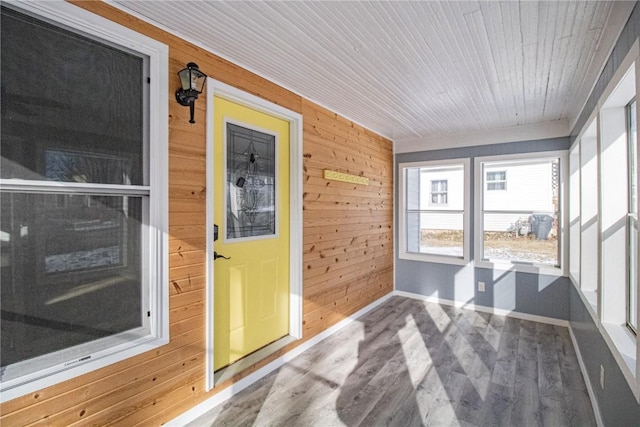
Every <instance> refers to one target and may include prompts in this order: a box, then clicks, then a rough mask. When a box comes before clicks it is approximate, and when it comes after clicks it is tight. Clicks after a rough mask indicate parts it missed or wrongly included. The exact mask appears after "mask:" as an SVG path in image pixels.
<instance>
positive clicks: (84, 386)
mask: <svg viewBox="0 0 640 427" xmlns="http://www.w3.org/2000/svg"><path fill="white" fill-rule="evenodd" d="M74 3H76V4H77V5H79V6H80V7H83V8H85V9H87V10H89V11H92V12H94V13H97V14H99V15H102V16H104V17H106V18H108V19H110V20H112V21H115V22H118V23H120V24H122V25H125V26H127V27H129V28H132V29H134V30H136V31H138V32H140V33H143V34H145V35H147V36H150V37H152V38H154V39H156V40H159V41H161V42H163V43H165V44H167V45H168V46H169V55H170V63H169V68H170V69H169V73H170V76H175V78H173V77H171V78H170V84H171V87H170V94H169V115H170V117H169V127H170V129H169V186H170V188H169V198H170V199H169V211H170V213H169V232H170V235H171V236H170V265H169V267H170V273H169V276H170V278H169V282H170V283H168V284H167V286H169V288H170V291H171V297H170V310H171V313H170V324H171V329H170V333H171V342H170V344H168V345H166V346H163V347H161V348H158V349H156V350H155V351H152V352H148V353H145V354H142V355H139V356H136V357H133V358H131V359H128V360H126V361H123V362H121V363H117V364H114V365H110V366H108V367H105V368H103V369H100V370H98V371H94V372H91V373H89V374H87V375H84V376H81V377H78V378H74V379H72V380H69V381H66V382H63V383H60V384H58V385H55V386H52V387H49V388H46V389H43V390H39V391H37V392H35V393H32V394H29V395H26V396H23V397H20V398H17V399H14V400H11V401H9V402H6V403H4V404H2V406H1V407H0V413H1V415H0V424H1V425H6V426H25V425H56V426H58V425H65V426H67V425H76V424H77V425H107V424H114V425H127V426H134V425H145V426H148V425H160V424H162V423H164V422H166V421H169V420H171V419H172V418H174V417H176V416H178V415H180V414H181V413H183V412H185V411H187V410H188V409H190V408H191V407H193V406H194V405H196V404H198V403H200V402H202V401H204V400H205V399H207V398H209V397H211V396H213V394H214V393H215V392H218V391H219V390H221V389H224V388H225V387H227V386H229V385H231V384H232V383H233V382H234V381H237V380H238V379H240V378H241V377H243V376H245V375H247V374H248V373H250V372H252V371H255V370H256V369H258V368H260V367H261V366H263V365H264V364H266V363H268V362H269V361H271V360H273V359H275V358H276V357H278V356H280V355H281V354H283V353H284V352H286V351H289V350H291V349H292V348H294V347H295V346H297V345H299V344H300V343H301V342H304V341H305V340H308V339H309V338H311V337H313V336H314V335H316V334H318V333H319V332H321V331H323V330H325V329H327V328H328V327H330V326H332V325H334V324H335V323H336V322H338V321H340V320H342V319H343V318H345V317H346V316H349V315H351V314H353V313H354V312H356V311H357V310H359V309H360V308H362V307H365V306H366V305H368V304H369V303H371V302H373V301H375V300H376V299H378V298H380V297H382V296H384V295H385V294H387V293H389V292H391V291H392V289H393V272H392V268H393V245H392V233H393V229H392V220H393V198H392V191H393V190H392V188H393V159H392V144H391V142H390V141H389V140H386V139H384V138H382V137H380V136H378V135H376V134H374V133H372V132H370V131H368V130H366V129H364V128H362V127H360V126H358V125H356V124H354V123H352V122H350V121H349V120H346V119H344V118H342V117H340V116H338V115H336V114H334V113H332V112H331V111H328V110H326V109H324V108H321V107H319V106H318V105H316V104H314V103H313V102H310V101H308V100H305V99H303V98H301V97H299V96H298V95H296V94H294V93H291V92H289V91H287V90H285V89H283V88H281V87H279V86H277V85H275V84H273V83H271V82H269V81H267V80H265V79H263V78H260V77H258V76H256V75H254V74H252V73H250V72H249V71H247V70H244V69H242V68H240V67H238V66H236V65H234V64H231V63H229V62H227V61H225V60H223V59H221V58H218V57H217V56H215V55H213V54H211V53H208V52H206V51H204V50H202V49H200V48H198V47H196V46H194V45H191V44H189V43H187V42H185V41H183V40H181V39H179V38H177V37H175V36H172V35H170V34H167V33H166V32H164V31H162V30H160V29H158V28H156V27H153V26H151V25H149V24H146V23H144V22H142V21H139V20H138V19H136V18H134V17H132V16H129V15H127V14H125V13H123V12H121V11H119V10H117V9H114V8H112V7H111V6H109V5H107V4H105V3H102V2H84V1H75V2H74ZM190 61H194V62H196V63H198V64H199V66H200V68H201V69H202V70H203V71H204V72H206V73H207V74H208V75H209V76H210V77H212V78H214V79H217V80H220V81H222V82H225V83H227V84H230V85H233V86H236V87H238V88H240V89H242V90H244V91H247V92H249V93H252V94H254V95H257V96H260V97H263V98H265V99H267V100H269V101H271V102H274V103H276V104H279V105H282V106H284V107H286V108H288V109H291V110H293V111H296V112H299V113H301V114H303V117H304V133H303V139H304V141H303V144H304V146H303V152H304V160H303V162H304V185H303V192H304V196H303V197H304V203H303V205H304V213H303V221H304V235H303V245H304V256H303V268H304V283H303V288H304V317H303V322H304V338H303V340H301V341H300V342H296V343H293V344H292V345H290V346H289V347H287V348H285V349H283V350H282V351H280V352H278V353H276V354H274V355H273V356H272V357H271V358H269V359H267V360H265V361H263V362H261V363H259V364H256V365H255V366H253V367H251V368H250V369H249V370H248V371H247V372H243V373H242V374H240V375H238V376H237V377H235V378H233V379H231V380H230V381H228V382H227V383H226V384H221V385H219V386H218V387H217V388H216V390H215V391H214V392H210V393H205V391H204V376H205V367H204V348H205V337H204V334H205V306H204V301H205V188H206V182H205V171H206V162H205V152H206V146H205V144H206V140H205V123H206V117H205V113H206V112H205V102H204V99H201V100H200V101H199V102H198V103H197V108H196V124H195V125H190V124H189V123H188V114H189V109H188V108H185V107H182V106H180V105H178V104H177V103H176V102H175V101H173V98H174V96H173V91H174V90H175V87H177V86H178V79H177V75H176V73H177V72H178V71H179V70H180V69H181V68H183V67H184V65H185V64H186V63H187V62H190ZM324 169H331V170H336V171H340V172H345V173H349V174H353V175H362V176H365V177H367V178H369V180H370V181H369V185H368V186H364V185H357V184H348V183H344V182H337V181H327V180H325V179H324V178H323V171H324Z"/></svg>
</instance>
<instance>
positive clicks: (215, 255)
mask: <svg viewBox="0 0 640 427" xmlns="http://www.w3.org/2000/svg"><path fill="white" fill-rule="evenodd" d="M218 258H222V259H231V257H226V256H224V255H222V254H219V253H218V252H216V251H213V260H214V261H215V260H217V259H218Z"/></svg>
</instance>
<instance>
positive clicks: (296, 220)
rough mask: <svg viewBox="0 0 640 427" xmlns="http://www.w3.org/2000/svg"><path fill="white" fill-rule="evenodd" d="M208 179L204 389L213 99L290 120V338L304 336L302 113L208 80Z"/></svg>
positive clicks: (210, 381)
mask: <svg viewBox="0 0 640 427" xmlns="http://www.w3.org/2000/svg"><path fill="white" fill-rule="evenodd" d="M206 94H207V113H206V117H207V133H206V143H207V156H206V162H207V166H206V167H207V182H206V256H207V261H206V282H205V283H206V301H205V307H206V308H205V312H206V315H205V322H206V326H205V330H206V331H205V335H206V347H205V375H206V378H205V382H206V384H205V390H206V391H210V390H211V389H213V387H214V386H215V384H214V383H215V381H214V370H213V357H214V356H213V354H214V353H213V346H214V342H215V341H214V329H215V328H214V325H213V321H214V312H213V310H214V292H213V291H214V285H215V284H214V277H215V276H214V260H213V208H214V194H213V193H214V192H213V185H212V184H211V183H212V182H213V172H214V171H213V135H214V133H213V132H214V124H213V116H214V107H213V105H214V104H213V98H214V96H218V97H220V98H223V99H226V100H228V101H232V102H235V103H237V104H240V105H243V106H245V107H249V108H252V109H255V110H257V111H260V112H263V113H266V114H269V115H272V116H274V117H277V118H279V119H282V120H285V121H288V122H289V197H290V199H289V236H290V238H289V257H290V259H289V337H292V338H294V339H301V338H302V301H303V300H302V114H299V113H296V112H294V111H291V110H289V109H287V108H284V107H281V106H279V105H276V104H274V103H272V102H269V101H267V100H265V99H262V98H260V97H257V96H255V95H251V94H250V93H247V92H244V91H242V90H240V89H237V88H235V87H233V86H230V85H228V84H225V83H222V82H220V81H217V80H213V79H211V78H209V79H207V92H206Z"/></svg>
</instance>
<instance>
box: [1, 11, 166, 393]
mask: <svg viewBox="0 0 640 427" xmlns="http://www.w3.org/2000/svg"><path fill="white" fill-rule="evenodd" d="M87 20H90V21H92V23H91V24H86V23H85V22H86V21H87ZM97 20H101V21H104V22H101V24H103V25H100V27H101V28H100V32H99V33H96V32H95V31H93V30H92V28H94V27H95V25H96V24H95V23H96V22H97ZM1 31H2V34H1V37H2V44H1V46H0V48H1V61H0V65H1V71H2V122H1V132H2V142H1V144H2V147H1V155H2V169H1V171H0V196H1V221H0V226H1V234H0V237H1V239H0V243H1V247H0V261H1V263H0V271H1V280H2V294H1V313H2V316H1V319H0V326H1V332H2V350H1V352H0V361H1V363H2V374H1V379H2V395H3V398H2V399H3V401H4V400H7V399H10V398H13V397H17V396H19V395H22V394H25V393H28V392H30V391H32V390H35V389H38V388H41V387H45V386H48V385H52V384H54V383H56V382H58V381H61V380H63V379H68V378H70V377H73V376H76V375H80V374H82V373H85V372H88V371H90V370H92V369H96V368H99V367H101V366H104V365H105V364H107V363H113V362H114V361H117V360H122V359H124V358H126V357H130V356H133V355H135V354H139V353H141V352H143V351H147V350H149V349H151V348H154V347H157V346H158V345H162V344H164V343H166V342H167V341H168V321H167V316H168V313H167V308H168V300H167V299H168V294H167V291H166V289H165V288H166V286H164V281H165V279H166V268H167V262H166V261H167V255H166V250H167V248H166V246H167V245H166V229H167V197H168V193H167V183H166V173H167V169H166V166H167V131H166V129H167V121H166V117H167V114H166V113H167V112H166V104H167V95H166V94H167V90H168V89H167V80H166V77H164V76H166V70H167V66H168V60H167V48H166V46H164V45H162V44H160V43H157V42H155V41H153V40H151V39H148V38H146V37H144V36H141V35H139V34H137V33H134V32H132V31H130V30H126V29H123V28H122V27H119V26H116V24H113V23H110V22H109V21H106V20H102V18H97V17H96V16H95V15H92V14H89V13H88V12H85V11H83V10H81V9H79V8H77V7H75V6H73V5H70V4H57V3H56V4H55V5H53V6H49V5H48V4H44V3H43V4H33V5H30V4H23V5H21V6H19V8H18V7H16V6H11V7H6V6H4V5H3V6H2V9H1ZM25 34H28V35H29V36H28V37H25ZM111 36H113V37H111ZM125 46H126V47H125ZM152 159H153V161H152Z"/></svg>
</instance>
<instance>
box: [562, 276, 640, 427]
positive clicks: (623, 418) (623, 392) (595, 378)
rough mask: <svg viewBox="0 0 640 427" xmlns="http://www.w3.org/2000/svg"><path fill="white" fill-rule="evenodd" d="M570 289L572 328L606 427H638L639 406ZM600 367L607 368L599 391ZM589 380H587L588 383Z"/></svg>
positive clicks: (583, 306) (591, 320) (576, 291)
mask: <svg viewBox="0 0 640 427" xmlns="http://www.w3.org/2000/svg"><path fill="white" fill-rule="evenodd" d="M569 289H570V309H569V310H570V316H571V329H572V330H573V335H574V336H575V337H576V342H577V343H578V348H579V349H580V355H581V356H582V362H583V363H584V366H585V369H586V371H587V376H588V377H589V378H588V380H589V382H590V383H591V388H592V389H593V392H594V393H595V397H596V399H595V400H596V404H597V405H598V409H599V410H600V415H601V417H602V422H603V424H604V425H605V426H639V425H640V405H639V404H638V402H637V401H636V398H635V396H634V395H633V392H632V391H631V389H630V388H629V384H627V380H626V379H625V378H624V375H623V374H622V371H620V368H619V367H618V363H617V362H616V360H615V359H614V358H613V355H612V354H611V352H610V351H609V347H608V346H607V343H606V342H605V341H604V338H603V337H602V335H601V334H600V332H599V331H598V328H597V327H596V325H595V323H593V318H592V317H591V315H590V314H589V312H588V311H587V308H586V307H585V305H584V304H583V303H582V299H581V298H580V295H578V290H577V289H576V288H575V287H574V286H573V285H572V286H570V287H569ZM600 365H602V366H603V367H604V373H605V375H604V390H603V389H602V388H600ZM586 379H587V378H585V380H586Z"/></svg>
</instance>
